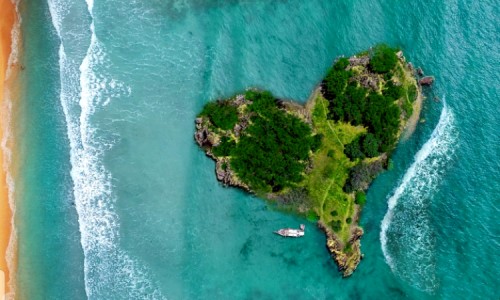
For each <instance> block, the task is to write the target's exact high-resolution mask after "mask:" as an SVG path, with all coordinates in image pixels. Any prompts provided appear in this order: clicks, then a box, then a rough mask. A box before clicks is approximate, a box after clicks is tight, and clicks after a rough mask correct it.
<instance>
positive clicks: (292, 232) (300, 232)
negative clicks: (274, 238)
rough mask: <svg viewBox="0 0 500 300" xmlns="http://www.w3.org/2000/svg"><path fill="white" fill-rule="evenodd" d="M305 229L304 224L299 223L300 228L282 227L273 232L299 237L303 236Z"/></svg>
mask: <svg viewBox="0 0 500 300" xmlns="http://www.w3.org/2000/svg"><path fill="white" fill-rule="evenodd" d="M305 229H306V225H304V224H300V229H294V228H283V229H280V230H276V231H275V232H274V233H276V234H279V235H281V236H284V237H301V236H304V230H305Z"/></svg>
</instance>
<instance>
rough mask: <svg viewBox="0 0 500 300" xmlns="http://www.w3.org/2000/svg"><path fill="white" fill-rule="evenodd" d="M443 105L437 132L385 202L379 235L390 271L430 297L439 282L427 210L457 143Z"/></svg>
mask: <svg viewBox="0 0 500 300" xmlns="http://www.w3.org/2000/svg"><path fill="white" fill-rule="evenodd" d="M443 102H444V107H443V109H442V111H441V115H440V118H439V122H438V124H437V126H436V128H435V129H434V131H433V132H432V134H431V136H430V138H429V140H428V141H427V142H426V143H425V144H424V145H423V146H422V148H421V149H420V150H419V151H418V152H417V154H416V155H415V157H414V162H413V163H412V165H411V166H410V168H409V169H408V170H407V171H406V173H405V174H404V176H403V178H402V180H401V182H400V184H399V186H398V187H397V188H396V189H395V190H394V191H393V193H392V195H391V196H390V197H389V198H388V210H387V213H386V214H385V216H384V219H383V221H382V224H381V231H380V242H381V245H382V251H383V253H384V256H385V259H386V261H387V263H388V264H389V266H390V268H391V269H392V271H393V272H394V273H395V274H396V275H398V276H399V277H401V278H402V279H403V280H405V281H407V282H408V283H409V284H411V285H412V286H414V287H415V288H417V289H419V290H422V291H426V292H430V293H432V292H433V291H434V290H435V289H436V288H437V286H438V282H437V279H436V274H435V254H434V248H435V236H434V231H433V228H432V225H431V223H430V218H429V212H428V207H429V205H430V203H431V201H432V196H433V194H434V193H435V192H436V191H437V190H438V188H439V183H440V181H441V179H442V177H443V175H444V172H445V170H446V167H447V165H448V163H449V162H450V161H451V159H452V157H453V153H454V150H455V144H456V140H457V132H456V128H455V124H454V123H455V121H454V116H453V113H452V112H451V111H450V109H449V108H448V106H447V105H446V101H445V100H444V101H443Z"/></svg>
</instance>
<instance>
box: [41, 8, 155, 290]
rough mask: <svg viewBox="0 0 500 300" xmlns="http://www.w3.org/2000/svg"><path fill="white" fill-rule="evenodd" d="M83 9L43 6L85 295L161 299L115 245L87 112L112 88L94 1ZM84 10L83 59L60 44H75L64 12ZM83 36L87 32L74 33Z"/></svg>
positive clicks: (111, 207) (99, 150)
mask: <svg viewBox="0 0 500 300" xmlns="http://www.w3.org/2000/svg"><path fill="white" fill-rule="evenodd" d="M86 2H87V11H85V12H84V11H72V9H77V8H74V6H73V5H72V0H49V1H48V3H49V10H50V14H51V18H52V23H53V26H54V29H55V31H56V32H57V34H58V36H59V39H60V46H59V68H60V69H59V77H60V78H59V79H60V81H61V90H60V102H61V106H62V108H63V113H64V117H65V120H66V126H67V134H68V139H69V142H70V160H71V178H72V181H73V197H74V201H75V206H76V212H77V214H78V224H79V228H80V234H81V238H80V244H81V246H82V250H83V254H84V261H83V272H84V281H85V293H86V295H87V298H89V299H93V298H99V299H109V298H113V297H116V295H120V296H122V297H124V298H130V299H139V298H144V297H146V296H145V295H147V298H148V299H163V298H164V297H163V296H162V294H161V292H160V290H159V289H158V288H157V286H158V285H157V284H156V283H155V282H154V281H153V280H152V279H151V276H150V274H149V272H148V269H147V268H146V267H145V266H144V265H142V264H141V263H140V262H139V261H138V260H137V259H135V258H132V257H130V255H129V254H128V253H127V252H126V251H125V250H123V249H121V248H120V232H119V227H120V220H119V216H118V214H117V213H116V210H115V203H116V201H117V199H116V196H115V195H114V193H113V190H112V184H111V181H112V174H111V173H110V171H109V170H107V169H106V168H105V166H104V164H103V161H102V160H103V156H104V154H105V150H106V147H107V146H106V147H105V146H104V145H103V143H102V142H100V140H99V136H98V127H97V124H94V123H93V120H92V117H93V115H94V113H95V112H96V111H98V110H99V109H103V107H104V105H103V101H102V100H103V98H105V97H104V96H103V95H105V94H106V93H109V92H110V91H111V90H113V89H114V88H115V87H113V85H111V84H107V82H110V81H111V82H112V81H113V80H112V78H111V75H110V74H108V73H107V68H108V67H109V66H108V65H107V64H108V60H107V58H106V56H107V53H106V51H105V50H106V49H105V48H104V45H102V44H101V42H100V40H99V39H98V37H97V35H96V32H95V22H94V1H93V0H86ZM75 13H76V14H82V13H84V14H86V13H88V15H90V19H91V23H90V26H89V27H90V45H88V46H87V45H85V46H83V45H82V46H83V47H88V48H87V51H86V55H85V57H84V58H83V61H81V63H80V61H79V59H75V58H74V57H73V56H72V54H71V53H69V54H68V53H66V52H65V47H64V46H65V44H66V43H75V41H74V40H73V39H74V35H75V32H71V33H70V34H67V35H66V32H65V28H64V25H65V23H64V22H63V20H64V19H65V17H66V16H67V15H68V14H75ZM79 34H81V35H82V36H85V38H86V37H87V35H88V34H89V32H88V31H83V32H80V33H79Z"/></svg>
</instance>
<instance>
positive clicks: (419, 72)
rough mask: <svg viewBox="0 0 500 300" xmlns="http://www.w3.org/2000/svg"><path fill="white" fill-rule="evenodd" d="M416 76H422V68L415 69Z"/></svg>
mask: <svg viewBox="0 0 500 300" xmlns="http://www.w3.org/2000/svg"><path fill="white" fill-rule="evenodd" d="M417 74H418V76H424V71H423V70H422V68H420V67H418V68H417Z"/></svg>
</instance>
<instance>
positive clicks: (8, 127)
mask: <svg viewBox="0 0 500 300" xmlns="http://www.w3.org/2000/svg"><path fill="white" fill-rule="evenodd" d="M12 4H13V5H14V8H15V13H16V20H15V23H14V25H13V27H12V30H11V47H10V54H9V57H8V61H7V68H6V70H5V71H6V72H5V78H4V82H5V83H6V84H5V85H4V91H3V93H4V94H3V95H2V96H3V99H4V101H3V103H2V106H3V107H2V108H1V109H0V111H2V122H1V123H2V124H0V128H1V130H2V133H1V135H0V136H2V140H1V141H0V147H1V151H2V153H3V161H2V162H1V163H2V165H3V172H4V173H5V177H6V184H7V191H8V195H7V197H8V198H7V200H8V202H9V208H10V211H11V219H10V224H11V226H10V236H9V241H8V244H7V249H6V253H5V258H6V262H7V269H8V270H7V271H8V272H9V282H7V285H8V288H9V293H8V294H6V295H5V299H14V298H15V292H16V270H15V260H16V247H17V229H16V226H15V215H16V204H15V192H16V185H15V181H14V177H13V174H12V168H13V166H12V156H13V143H14V140H13V139H14V137H13V131H12V110H13V99H12V98H13V95H12V93H11V87H12V84H15V83H14V82H13V81H15V80H16V78H15V76H14V73H13V72H14V71H15V70H16V69H18V66H17V64H18V62H19V50H20V48H19V45H20V44H19V41H20V39H21V21H22V20H21V15H20V13H19V8H18V5H19V1H17V0H12ZM2 96H0V98H2Z"/></svg>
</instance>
